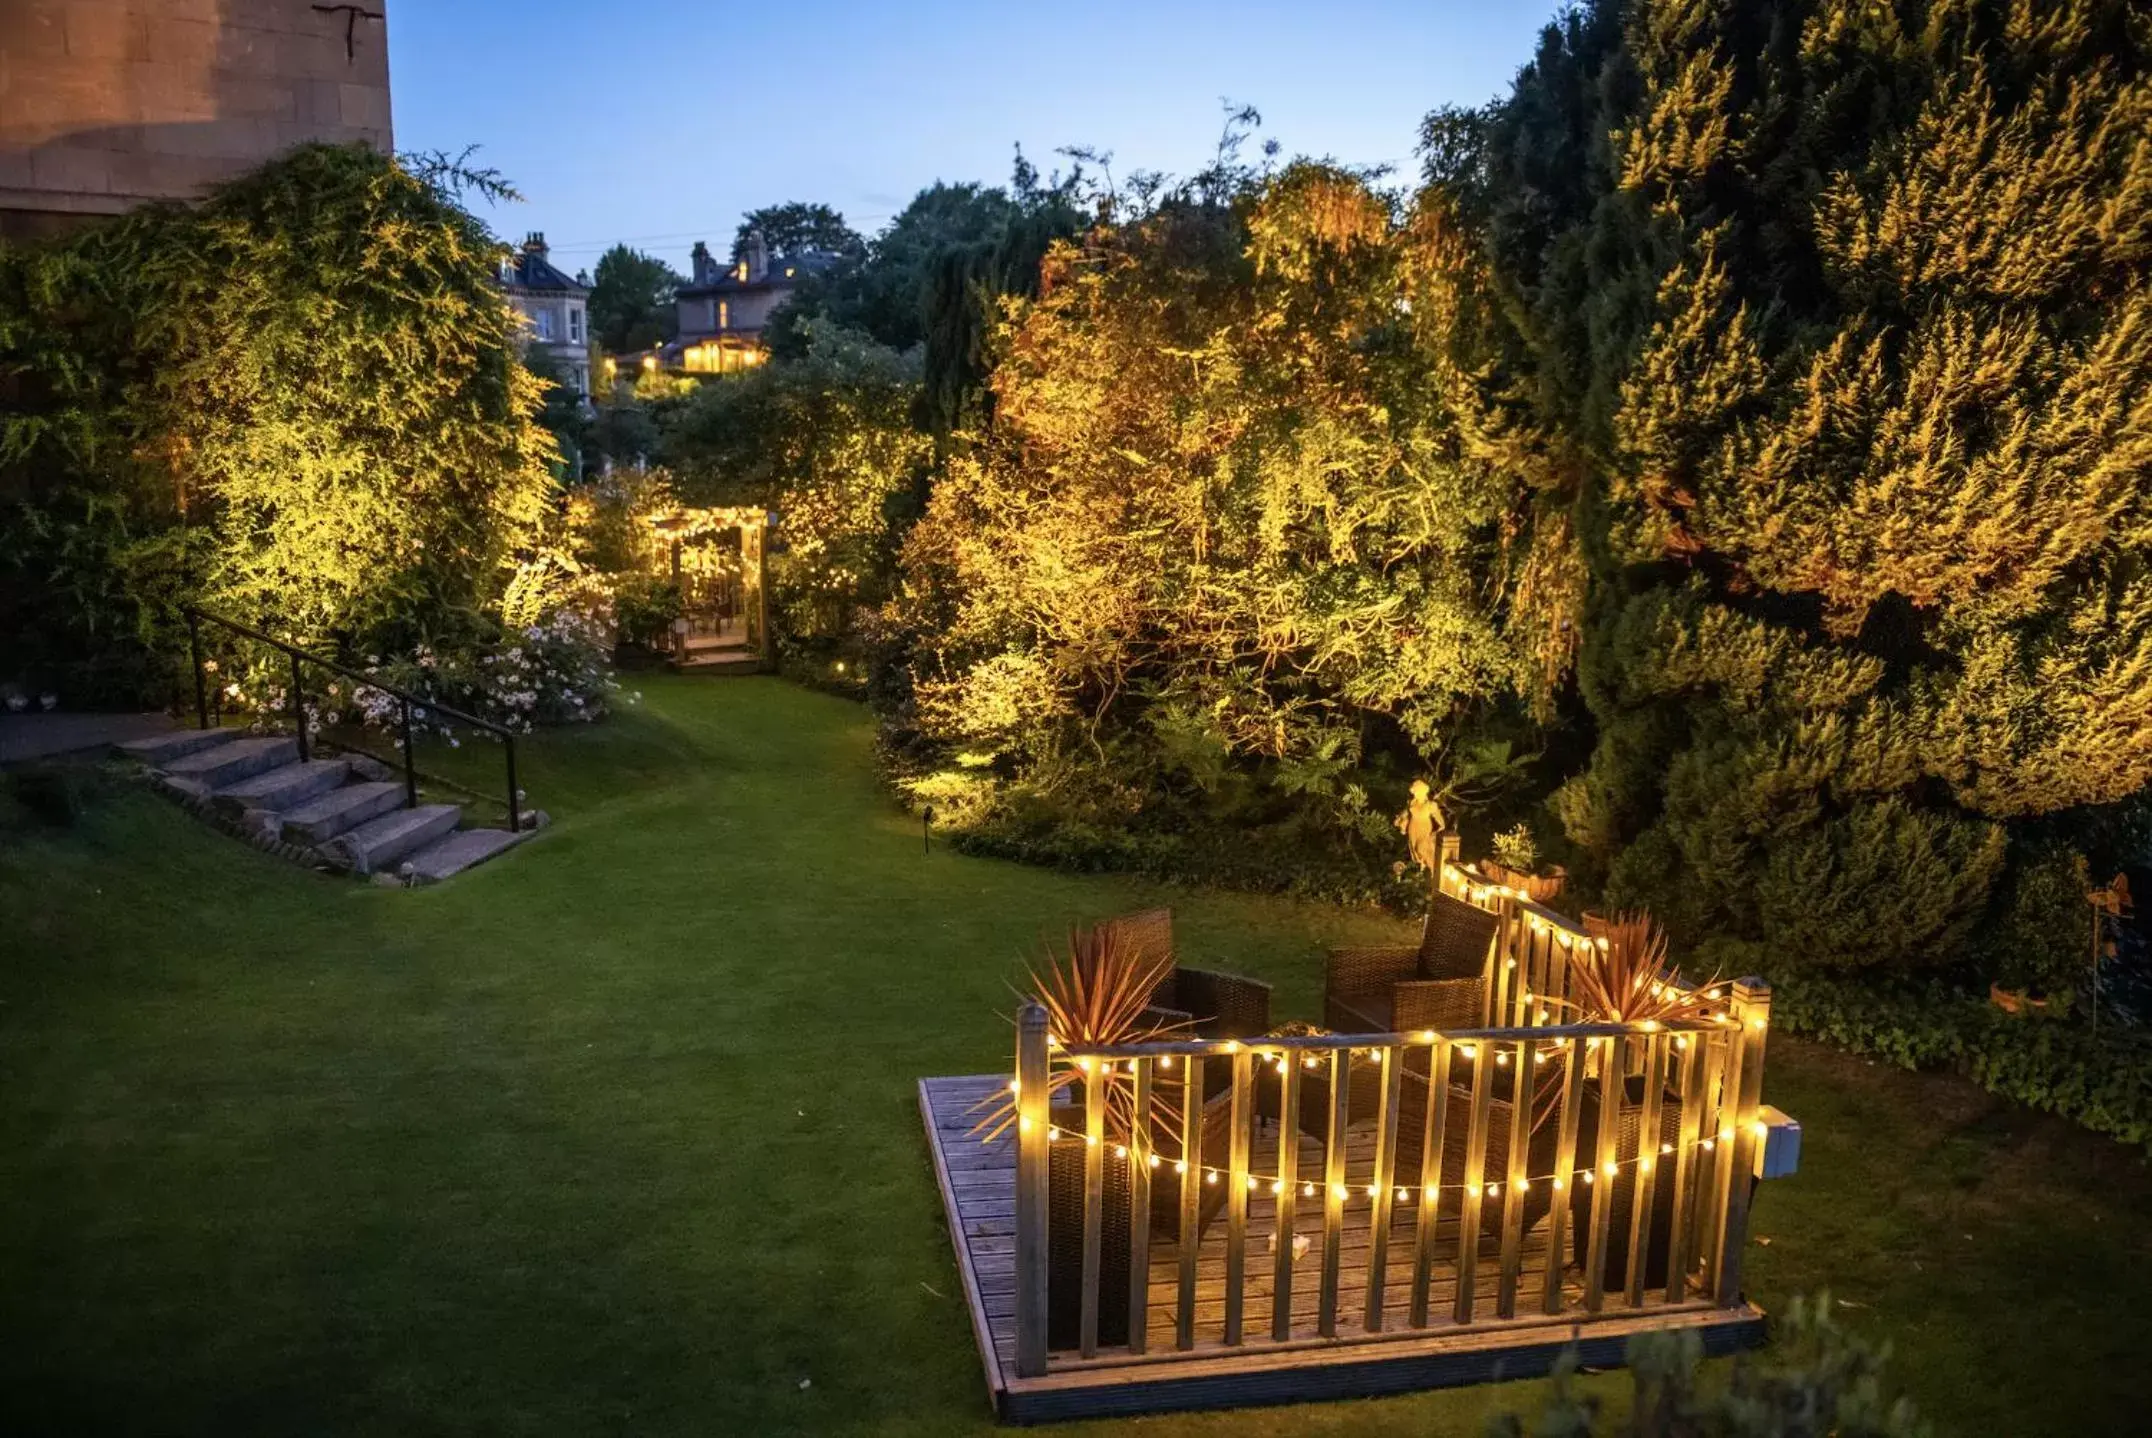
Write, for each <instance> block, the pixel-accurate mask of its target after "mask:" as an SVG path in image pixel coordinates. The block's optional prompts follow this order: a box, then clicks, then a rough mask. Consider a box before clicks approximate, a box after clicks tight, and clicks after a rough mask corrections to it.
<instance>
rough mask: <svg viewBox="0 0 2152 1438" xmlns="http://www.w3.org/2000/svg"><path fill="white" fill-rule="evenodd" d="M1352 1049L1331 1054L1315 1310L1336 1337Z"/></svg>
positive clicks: (1322, 1328)
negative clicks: (1319, 1278) (1319, 1277)
mask: <svg viewBox="0 0 2152 1438" xmlns="http://www.w3.org/2000/svg"><path fill="white" fill-rule="evenodd" d="M1351 1104H1352V1050H1350V1049H1333V1050H1331V1053H1330V1131H1329V1133H1328V1135H1327V1136H1326V1138H1325V1143H1326V1145H1327V1146H1326V1147H1325V1148H1324V1150H1323V1277H1322V1288H1321V1290H1320V1292H1319V1295H1318V1298H1317V1304H1316V1311H1315V1331H1316V1332H1318V1333H1320V1334H1321V1335H1322V1336H1323V1337H1325V1338H1335V1337H1336V1336H1337V1331H1338V1256H1339V1240H1340V1238H1341V1236H1342V1235H1343V1233H1344V1228H1345V1125H1346V1122H1347V1119H1348V1118H1349V1116H1350V1114H1351V1112H1352V1109H1351Z"/></svg>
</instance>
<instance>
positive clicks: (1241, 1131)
mask: <svg viewBox="0 0 2152 1438" xmlns="http://www.w3.org/2000/svg"><path fill="white" fill-rule="evenodd" d="M1254 1063H1255V1056H1254V1055H1253V1054H1250V1053H1249V1052H1248V1051H1247V1050H1246V1049H1242V1050H1240V1052H1238V1053H1236V1054H1234V1055H1233V1100H1232V1103H1233V1107H1232V1130H1231V1136H1230V1138H1229V1139H1228V1141H1227V1150H1226V1151H1227V1154H1228V1157H1227V1159H1226V1185H1227V1187H1226V1195H1225V1223H1226V1227H1225V1341H1226V1345H1227V1346H1228V1347H1238V1346H1239V1345H1240V1342H1241V1324H1242V1321H1243V1318H1244V1316H1245V1309H1246V1290H1247V1282H1248V1182H1249V1180H1248V1136H1249V1135H1248V1131H1249V1129H1250V1128H1252V1127H1253V1126H1254V1120H1255V1090H1254V1085H1253V1076H1254V1075H1253V1068H1254Z"/></svg>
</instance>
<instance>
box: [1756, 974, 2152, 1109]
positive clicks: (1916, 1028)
mask: <svg viewBox="0 0 2152 1438" xmlns="http://www.w3.org/2000/svg"><path fill="white" fill-rule="evenodd" d="M1771 1012H1772V1017H1773V1019H1774V1021H1775V1022H1776V1023H1777V1024H1778V1026H1779V1027H1780V1028H1782V1029H1785V1030H1787V1031H1788V1032H1791V1033H1796V1034H1803V1035H1807V1036H1809V1037H1812V1038H1819V1039H1822V1040H1824V1041H1825V1042H1827V1043H1831V1044H1835V1045H1837V1046H1838V1047H1840V1048H1843V1049H1848V1050H1851V1051H1852V1052H1854V1053H1858V1054H1866V1055H1869V1056H1871V1057H1874V1058H1879V1059H1883V1060H1884V1061H1886V1062H1888V1063H1892V1064H1896V1065H1897V1066H1898V1067H1900V1068H1906V1069H1936V1068H1950V1069H1955V1070H1957V1071H1958V1072H1960V1073H1963V1074H1965V1075H1966V1076H1967V1077H1969V1078H1971V1079H1972V1080H1973V1082H1975V1083H1977V1084H1979V1085H1980V1086H1981V1087H1982V1088H1985V1089H1986V1090H1988V1092H1990V1093H1993V1094H1999V1095H2001V1096H2002V1097H2004V1098H2009V1099H2015V1100H2017V1101H2018V1102H2019V1103H2023V1104H2029V1105H2030V1106H2032V1107H2033V1108H2036V1109H2040V1110H2042V1111H2044V1112H2047V1113H2052V1114H2059V1115H2060V1116H2062V1117H2063V1118H2067V1119H2069V1120H2071V1121H2072V1122H2074V1123H2079V1124H2082V1125H2084V1126H2085V1127H2086V1128H2089V1129H2091V1130H2093V1131H2094V1132H2095V1133H2104V1134H2110V1135H2112V1136H2114V1137H2115V1138H2118V1139H2120V1140H2121V1141H2122V1142H2124V1143H2128V1144H2137V1145H2142V1146H2146V1147H2152V1041H2148V1040H2147V1038H2146V1036H2145V1034H2144V1032H2143V1031H2142V1030H2139V1029H2130V1028H2125V1027H2124V1026H2122V1025H2119V1024H2118V1025H2112V1026H2110V1027H2108V1028H2104V1029H2102V1030H2100V1032H2098V1033H2097V1034H2095V1033H2094V1032H2093V1031H2092V1030H2091V1029H2090V1028H2088V1027H2086V1026H2084V1025H2081V1024H2078V1023H2074V1022H2065V1021H2062V1020H2056V1019H2036V1018H2035V1019H2027V1018H2013V1017H2012V1016H2010V1015H2009V1014H2006V1013H2004V1012H2002V1011H2001V1010H2000V1009H1998V1008H1996V1007H1995V1006H1994V1005H1993V1004H1990V1003H1989V1002H1987V1001H1986V1000H1985V999H1984V998H1981V997H1979V996H1976V995H1973V994H1969V993H1966V992H1964V991H1962V990H1956V989H1951V988H1949V987H1947V986H1945V985H1943V984H1941V983H1929V984H1926V985H1921V986H1917V987H1915V986H1905V987H1895V988H1885V987H1880V986H1877V985H1874V984H1871V983H1866V982H1862V981H1858V980H1848V979H1834V978H1825V977H1821V976H1813V975H1811V976H1802V977H1798V978H1794V979H1789V980H1785V981H1783V982H1780V983H1778V984H1776V985H1775V986H1774V989H1773V992H1772V1004H1771Z"/></svg>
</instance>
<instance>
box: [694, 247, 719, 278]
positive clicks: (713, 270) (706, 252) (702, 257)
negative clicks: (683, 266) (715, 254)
mask: <svg viewBox="0 0 2152 1438" xmlns="http://www.w3.org/2000/svg"><path fill="white" fill-rule="evenodd" d="M688 272H689V273H690V274H692V275H694V277H695V283H696V284H698V285H706V284H708V283H710V281H712V280H714V279H716V278H717V267H716V266H715V265H713V264H711V263H710V247H709V246H708V245H706V244H704V243H703V242H702V241H701V240H697V241H695V248H694V249H692V250H690V251H688Z"/></svg>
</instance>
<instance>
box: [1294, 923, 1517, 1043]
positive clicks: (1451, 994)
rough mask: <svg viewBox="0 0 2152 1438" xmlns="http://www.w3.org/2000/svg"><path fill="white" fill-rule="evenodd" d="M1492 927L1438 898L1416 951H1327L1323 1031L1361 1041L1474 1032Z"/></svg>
mask: <svg viewBox="0 0 2152 1438" xmlns="http://www.w3.org/2000/svg"><path fill="white" fill-rule="evenodd" d="M1497 926H1498V920H1496V918H1495V916H1494V915H1492V914H1490V913H1487V912H1486V911H1484V910H1482V909H1477V908H1474V907H1473V906H1472V905H1470V904H1468V903H1466V902H1464V901H1463V900H1462V899H1453V898H1451V897H1450V896H1449V895H1447V894H1436V895H1435V896H1434V907H1433V908H1431V909H1430V910H1428V914H1427V927H1426V928H1425V929H1424V930H1422V931H1421V935H1420V942H1419V944H1418V946H1416V947H1410V948H1408V947H1405V946H1403V945H1396V946H1391V947H1385V948H1354V949H1332V950H1331V951H1330V952H1329V954H1328V956H1327V957H1326V959H1325V962H1324V966H1323V1022H1324V1024H1326V1025H1327V1026H1328V1027H1330V1028H1332V1029H1335V1030H1337V1031H1338V1032H1339V1033H1359V1034H1380V1033H1404V1032H1407V1031H1410V1030H1413V1029H1461V1028H1477V1027H1479V1026H1480V1025H1481V1024H1482V1023H1484V1022H1485V1021H1486V1012H1487V955H1488V952H1489V950H1490V948H1491V947H1492V946H1493V944H1494V936H1495V930H1496V928H1497Z"/></svg>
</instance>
